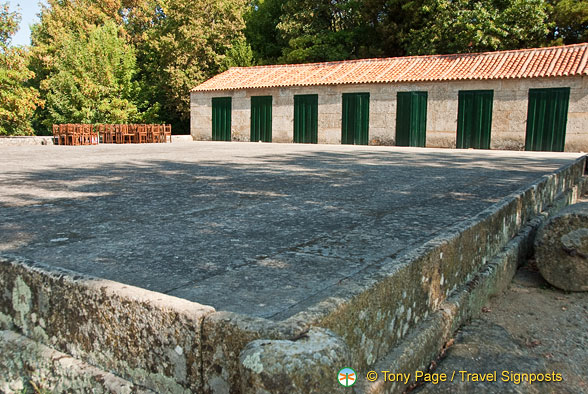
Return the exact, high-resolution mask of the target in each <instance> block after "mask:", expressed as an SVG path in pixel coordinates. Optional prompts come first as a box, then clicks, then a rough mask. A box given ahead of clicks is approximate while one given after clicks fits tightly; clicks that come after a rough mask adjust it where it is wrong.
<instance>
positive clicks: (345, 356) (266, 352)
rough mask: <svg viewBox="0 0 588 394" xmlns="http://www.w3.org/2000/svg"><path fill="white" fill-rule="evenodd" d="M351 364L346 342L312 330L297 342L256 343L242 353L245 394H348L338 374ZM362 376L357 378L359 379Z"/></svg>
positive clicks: (314, 329)
mask: <svg viewBox="0 0 588 394" xmlns="http://www.w3.org/2000/svg"><path fill="white" fill-rule="evenodd" d="M348 363H349V349H348V348H347V345H346V344H345V342H344V341H343V340H342V339H341V338H339V337H337V336H336V335H335V334H334V333H332V332H331V331H329V330H325V329H322V328H311V329H310V330H309V331H308V332H307V333H305V334H303V335H301V336H300V338H298V339H295V340H290V341H289V340H274V341H271V340H256V341H253V342H251V343H249V344H248V345H247V347H246V348H245V349H244V350H243V351H242V352H241V355H240V366H239V369H240V371H241V379H242V381H241V391H242V392H243V393H339V392H340V393H347V392H349V389H348V388H346V387H343V386H342V385H340V384H339V383H338V381H337V378H338V376H337V371H339V370H341V369H342V368H345V367H346V366H347V365H348ZM357 378H358V377H357V376H355V379H357Z"/></svg>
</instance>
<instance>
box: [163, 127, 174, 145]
mask: <svg viewBox="0 0 588 394" xmlns="http://www.w3.org/2000/svg"><path fill="white" fill-rule="evenodd" d="M168 136H169V142H170V143H171V142H172V133H171V125H170V124H166V125H163V142H167V137H168Z"/></svg>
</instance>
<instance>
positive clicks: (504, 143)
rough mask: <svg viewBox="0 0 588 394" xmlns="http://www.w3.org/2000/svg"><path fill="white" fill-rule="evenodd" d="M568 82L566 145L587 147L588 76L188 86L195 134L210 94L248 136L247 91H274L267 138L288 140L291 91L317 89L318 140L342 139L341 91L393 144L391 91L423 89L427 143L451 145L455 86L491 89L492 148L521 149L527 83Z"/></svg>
mask: <svg viewBox="0 0 588 394" xmlns="http://www.w3.org/2000/svg"><path fill="white" fill-rule="evenodd" d="M549 87H570V88H571V91H570V104H569V113H568V124H567V133H566V151H580V150H583V151H588V78H587V77H562V78H541V79H539V78H537V79H522V80H521V79H516V80H495V81H487V80H486V81H453V82H431V83H396V84H361V85H337V86H310V87H294V88H271V89H250V90H238V91H220V92H218V91H217V92H192V94H191V134H192V136H193V137H194V138H195V139H198V140H210V139H211V136H212V106H211V104H212V100H211V99H212V97H226V96H231V97H232V98H233V113H232V130H231V132H232V138H233V140H238V141H248V140H249V133H250V130H249V128H250V117H251V96H268V95H271V96H272V97H273V108H272V118H273V119H272V122H273V130H272V137H273V138H272V140H273V141H274V142H292V140H293V133H294V132H293V128H294V126H293V120H294V95H297V94H318V95H319V108H318V118H319V122H318V142H319V143H334V144H339V143H341V108H342V93H353V92H356V93H362V92H368V93H370V129H369V140H370V144H373V145H379V144H384V145H394V143H395V140H396V135H395V134H396V133H395V129H396V94H397V92H399V91H412V90H420V91H427V92H428V103H427V142H426V144H427V146H428V147H448V148H451V147H455V139H456V130H457V106H458V92H459V91H460V90H494V104H493V105H494V108H493V115H492V131H491V148H492V149H524V144H525V133H526V121H527V107H528V91H529V89H530V88H549Z"/></svg>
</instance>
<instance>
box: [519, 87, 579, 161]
mask: <svg viewBox="0 0 588 394" xmlns="http://www.w3.org/2000/svg"><path fill="white" fill-rule="evenodd" d="M569 101H570V88H551V89H529V109H528V110H527V136H526V140H525V149H526V150H539V151H554V152H563V150H564V146H565V143H566V123H567V121H568V105H569Z"/></svg>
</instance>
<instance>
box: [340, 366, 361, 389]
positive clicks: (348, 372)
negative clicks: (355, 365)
mask: <svg viewBox="0 0 588 394" xmlns="http://www.w3.org/2000/svg"><path fill="white" fill-rule="evenodd" d="M337 378H338V380H339V384H340V385H341V386H343V387H351V386H353V384H354V383H355V380H356V379H357V376H356V375H355V371H354V370H353V369H351V368H343V369H342V370H340V371H339V374H338V375H337Z"/></svg>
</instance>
